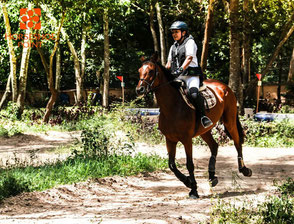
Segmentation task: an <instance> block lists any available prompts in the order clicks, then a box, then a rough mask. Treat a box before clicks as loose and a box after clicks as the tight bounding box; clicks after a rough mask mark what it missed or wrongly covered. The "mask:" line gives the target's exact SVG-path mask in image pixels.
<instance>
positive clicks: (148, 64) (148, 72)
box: [136, 53, 158, 95]
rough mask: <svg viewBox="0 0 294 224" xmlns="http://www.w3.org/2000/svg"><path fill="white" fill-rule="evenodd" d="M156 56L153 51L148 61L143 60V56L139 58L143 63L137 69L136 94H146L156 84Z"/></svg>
mask: <svg viewBox="0 0 294 224" xmlns="http://www.w3.org/2000/svg"><path fill="white" fill-rule="evenodd" d="M157 57H158V55H157V53H155V54H154V55H152V57H151V58H150V60H148V61H146V60H144V58H142V59H141V60H142V61H143V63H142V66H141V67H140V68H139V70H138V71H139V76H140V80H139V82H138V85H137V87H136V92H137V94H138V95H143V94H147V93H148V92H150V91H151V90H152V89H154V87H155V86H157V85H158V83H157V82H158V80H157V77H158V69H157V64H156V62H157Z"/></svg>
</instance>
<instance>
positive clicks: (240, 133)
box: [225, 114, 245, 144]
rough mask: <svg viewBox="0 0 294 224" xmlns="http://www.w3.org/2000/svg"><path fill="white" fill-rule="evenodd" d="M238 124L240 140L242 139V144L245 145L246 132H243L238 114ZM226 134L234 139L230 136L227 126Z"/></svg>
mask: <svg viewBox="0 0 294 224" xmlns="http://www.w3.org/2000/svg"><path fill="white" fill-rule="evenodd" d="M236 123H237V130H238V134H239V138H240V143H241V144H243V143H244V137H245V135H244V131H243V128H242V125H241V122H240V120H239V116H238V114H237V116H236ZM225 133H226V134H227V136H228V137H229V138H230V139H232V136H231V134H230V132H229V131H228V129H227V128H226V126H225Z"/></svg>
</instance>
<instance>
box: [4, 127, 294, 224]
mask: <svg viewBox="0 0 294 224" xmlns="http://www.w3.org/2000/svg"><path fill="white" fill-rule="evenodd" d="M76 138H78V133H58V132H50V133H47V134H34V135H22V136H18V137H15V138H11V139H0V142H1V143H0V156H1V158H2V162H4V164H5V161H6V162H7V161H9V157H10V156H13V157H17V156H18V155H21V156H22V157H21V158H23V159H25V158H26V159H29V158H30V155H31V154H34V156H35V158H43V157H45V158H46V159H45V160H48V158H50V159H51V160H52V161H54V159H56V158H59V157H62V156H66V155H58V154H57V155H56V154H52V153H50V151H52V150H54V149H55V148H56V147H59V146H60V145H66V144H72V143H73V142H74V141H76V140H75V139H76ZM136 151H140V152H144V153H157V154H159V155H161V156H163V157H166V156H167V154H166V149H165V146H164V145H157V146H149V145H146V144H144V143H138V144H137V145H136ZM209 157H210V153H209V150H208V148H207V147H203V146H202V147H194V158H195V159H194V162H195V166H196V168H195V176H196V180H197V183H198V192H199V195H200V199H196V200H195V199H189V198H188V193H189V189H187V188H186V187H184V185H183V184H182V183H181V182H180V181H178V180H177V179H176V177H175V176H174V175H173V174H172V173H171V172H170V171H166V172H162V171H160V172H155V173H145V174H140V175H138V176H132V177H117V176H115V177H109V178H103V179H96V180H91V181H88V182H83V183H76V184H73V185H65V186H58V187H56V188H54V189H50V190H46V191H43V192H32V193H22V194H20V195H18V196H15V197H11V198H8V199H6V200H5V201H4V202H3V203H2V204H0V223H5V224H6V223H30V224H31V223H78V224H82V223H120V224H121V223H136V224H137V223H150V224H151V223H152V224H153V223H154V224H155V223H158V224H161V223H198V222H201V221H205V220H207V219H209V217H210V214H211V210H212V208H213V206H215V204H216V203H217V201H218V198H220V199H222V200H225V201H228V202H230V203H235V204H242V203H243V201H244V200H246V201H252V203H253V204H256V203H258V202H261V201H263V200H265V197H266V196H267V195H269V194H272V193H273V185H272V183H273V180H275V179H283V178H287V177H294V148H280V149H279V148H250V147H244V161H245V164H246V165H247V166H248V167H250V168H251V169H252V170H253V175H252V177H250V178H248V177H243V176H240V175H239V176H237V175H238V173H237V154H236V151H235V149H234V147H231V146H227V147H220V148H219V154H218V157H217V165H216V170H217V176H218V177H219V184H218V185H217V186H216V187H214V188H213V189H212V188H210V186H209V183H208V181H207V176H208V174H207V167H208V159H209ZM3 160H4V161H3ZM31 160H32V161H33V160H34V159H31ZM177 161H178V162H179V163H180V164H183V166H182V168H181V169H182V171H183V172H184V173H187V171H186V169H185V165H184V164H185V154H184V150H183V148H182V147H179V149H178V153H177ZM239 177H240V178H239Z"/></svg>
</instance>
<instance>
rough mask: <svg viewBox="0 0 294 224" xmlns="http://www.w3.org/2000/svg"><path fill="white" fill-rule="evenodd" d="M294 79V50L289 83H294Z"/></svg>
mask: <svg viewBox="0 0 294 224" xmlns="http://www.w3.org/2000/svg"><path fill="white" fill-rule="evenodd" d="M293 77H294V48H293V51H292V57H291V60H290V66H289V73H288V79H287V82H294V80H293Z"/></svg>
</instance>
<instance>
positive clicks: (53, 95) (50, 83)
mask: <svg viewBox="0 0 294 224" xmlns="http://www.w3.org/2000/svg"><path fill="white" fill-rule="evenodd" d="M64 19H65V12H63V13H62V18H61V21H60V24H59V27H58V31H57V35H56V40H55V44H54V48H53V51H52V53H51V55H50V58H49V76H48V86H49V90H50V92H51V96H50V99H49V101H48V103H47V106H46V112H45V115H44V117H43V122H46V123H48V121H49V117H50V115H51V112H52V109H53V106H54V104H55V102H56V100H57V97H58V88H56V85H54V78H53V59H54V55H55V53H56V51H57V50H58V45H59V41H60V33H61V28H62V25H63V22H64ZM58 74H60V71H58V66H57V68H56V75H58ZM58 79H59V78H58V76H57V77H56V80H58ZM57 87H58V83H57Z"/></svg>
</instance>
